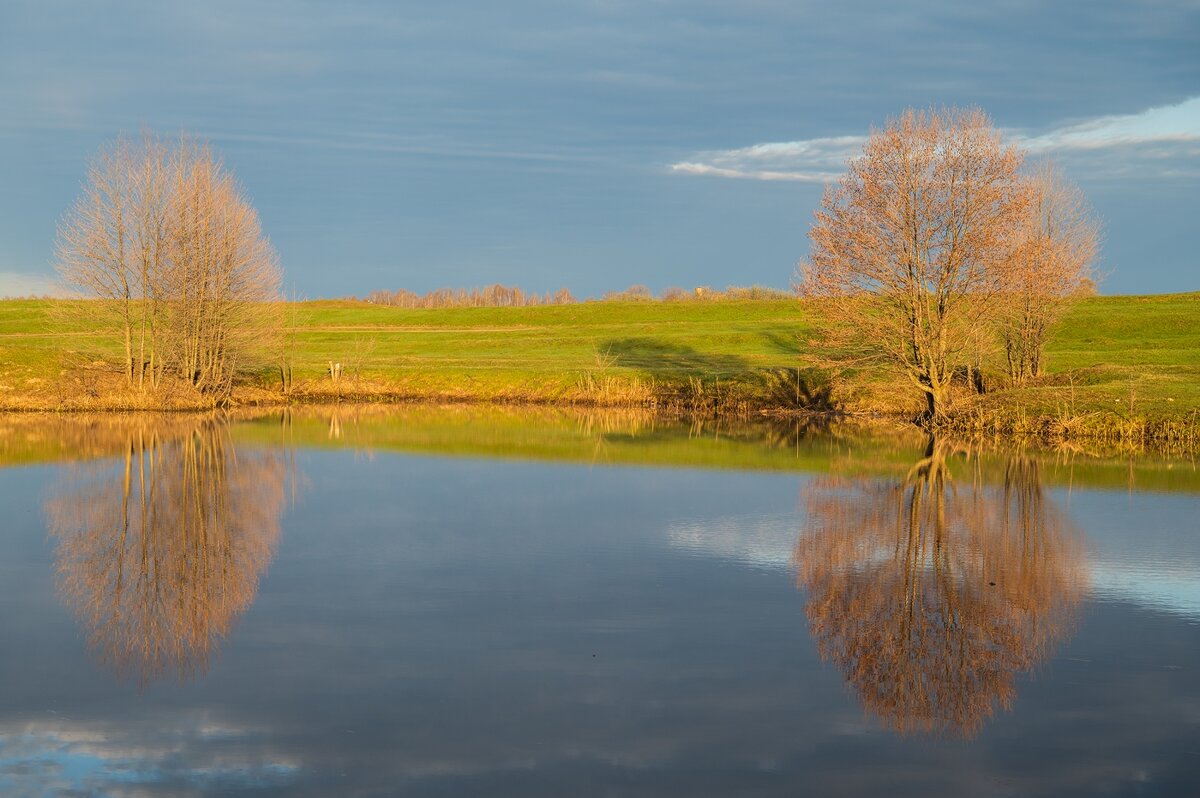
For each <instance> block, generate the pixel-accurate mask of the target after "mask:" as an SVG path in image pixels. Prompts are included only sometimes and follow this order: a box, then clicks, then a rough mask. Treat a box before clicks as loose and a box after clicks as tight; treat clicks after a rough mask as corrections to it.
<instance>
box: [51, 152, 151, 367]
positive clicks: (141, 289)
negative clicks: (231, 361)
mask: <svg viewBox="0 0 1200 798" xmlns="http://www.w3.org/2000/svg"><path fill="white" fill-rule="evenodd" d="M168 158H169V153H168V149H167V148H166V147H165V146H164V145H163V143H162V142H161V141H159V140H158V139H157V138H155V137H154V136H152V135H150V134H144V135H143V136H142V138H141V139H140V141H133V140H131V139H129V138H126V137H124V136H122V137H120V138H118V139H117V140H116V141H115V142H113V143H112V144H111V145H109V146H107V147H105V148H103V149H102V150H101V151H100V152H99V153H98V154H97V155H96V156H95V157H94V158H93V159H92V160H91V162H90V163H89V164H88V170H87V180H86V182H85V185H84V190H83V194H82V195H81V196H80V197H79V199H78V200H76V201H75V203H74V205H72V206H71V208H70V210H68V212H67V214H66V216H65V217H64V218H63V220H62V222H61V223H60V224H59V229H58V242H57V246H56V261H57V268H58V273H59V276H60V278H61V279H62V281H63V282H64V283H65V284H66V286H67V287H68V288H70V289H72V290H73V291H74V292H75V293H79V294H81V295H83V296H88V297H94V298H96V299H99V300H100V302H99V303H97V307H93V308H89V311H90V312H92V313H94V314H96V313H97V311H98V314H97V315H99V317H100V319H101V321H102V323H103V322H106V321H107V322H108V323H109V325H110V326H111V327H113V328H115V330H116V331H117V334H118V335H119V337H120V339H121V344H122V354H123V359H122V371H123V373H124V374H125V378H126V381H127V382H128V384H129V385H131V386H133V385H136V386H137V387H138V388H142V387H144V386H145V383H146V379H147V376H148V375H149V376H150V378H151V380H153V375H154V371H155V369H154V364H155V362H156V351H155V314H156V311H157V302H156V300H157V295H158V292H157V285H158V283H159V281H160V280H161V277H162V274H163V270H164V268H165V261H166V254H167V253H166V228H167V224H168V221H167V220H168V216H169V213H170V186H169V174H168V167H167V160H168Z"/></svg>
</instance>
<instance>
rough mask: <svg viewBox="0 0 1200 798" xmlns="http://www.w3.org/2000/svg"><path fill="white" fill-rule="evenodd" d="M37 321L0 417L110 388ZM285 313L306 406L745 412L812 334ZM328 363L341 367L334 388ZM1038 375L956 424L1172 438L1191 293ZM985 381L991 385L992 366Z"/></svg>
mask: <svg viewBox="0 0 1200 798" xmlns="http://www.w3.org/2000/svg"><path fill="white" fill-rule="evenodd" d="M51 306H52V303H48V302H44V301H34V300H14V301H3V302H0V407H9V408H21V407H49V408H53V407H62V406H80V405H81V402H80V399H79V397H80V396H83V395H85V394H87V393H88V390H87V389H88V388H89V386H87V385H82V384H80V379H81V378H80V377H78V376H77V374H78V372H79V371H80V365H81V364H83V365H84V371H87V370H88V368H89V366H88V364H90V368H91V370H92V371H93V372H98V373H101V375H103V373H105V372H107V373H109V374H110V375H111V374H112V373H113V371H114V370H113V369H112V368H111V367H108V368H107V369H105V368H102V367H101V366H99V365H98V364H102V363H103V362H105V361H109V362H113V361H115V355H116V352H117V344H118V342H117V341H116V340H115V339H114V338H112V337H111V336H105V335H104V334H103V332H102V331H101V330H100V329H98V327H97V323H96V322H94V321H91V320H90V319H89V318H88V317H86V316H83V317H81V316H80V315H79V314H76V316H75V317H74V318H73V319H71V320H68V321H61V320H56V319H59V317H60V316H61V314H55V313H52V307H51ZM289 315H292V316H293V317H294V320H295V327H296V329H297V333H296V347H295V349H296V354H295V362H296V379H297V393H298V395H299V397H300V398H301V399H305V400H320V399H337V398H355V399H371V398H378V399H386V400H396V399H424V400H442V401H445V400H471V401H479V400H482V401H511V402H519V401H525V402H545V403H554V402H568V403H569V402H577V403H593V404H613V405H630V404H638V403H641V402H645V401H647V400H649V399H652V398H654V397H656V396H658V397H661V396H663V395H664V392H665V394H666V395H674V396H681V395H686V396H688V397H690V398H692V399H695V398H696V397H697V396H700V395H701V394H702V395H703V396H700V398H702V399H707V398H711V397H716V398H717V399H718V400H719V399H720V398H722V397H726V398H727V397H729V396H733V397H734V398H738V399H741V398H746V397H750V398H753V397H754V395H755V392H758V395H760V396H761V394H762V390H763V387H762V384H761V382H759V381H756V380H759V379H761V378H760V377H756V375H761V374H762V373H763V371H764V370H765V369H773V368H785V367H794V366H796V365H798V364H799V353H800V351H801V350H802V348H803V346H804V344H803V341H804V340H806V338H807V335H808V334H809V332H810V329H811V328H810V324H809V321H810V320H809V318H808V317H807V315H806V312H805V310H804V308H803V306H802V305H801V304H800V303H799V302H796V301H749V302H746V301H743V302H736V301H730V302H701V303H693V302H684V303H661V302H623V303H618V302H603V303H583V304H577V305H559V306H545V307H530V308H458V309H440V310H405V309H397V308H388V307H381V306H374V305H368V304H364V303H358V302H344V301H320V302H307V303H301V304H299V305H297V306H295V307H294V311H293V312H292V313H291V314H289ZM330 361H334V362H340V363H342V364H343V369H344V375H345V376H343V378H342V380H341V381H340V382H339V383H338V384H336V385H335V384H334V383H333V382H332V381H331V380H330V379H329V376H328V373H327V367H328V363H329V362H330ZM1046 361H1047V370H1048V374H1047V376H1046V377H1044V378H1042V379H1041V380H1039V381H1037V382H1036V384H1033V385H1029V386H1026V387H1023V388H1021V389H1017V390H1011V389H1010V390H997V391H994V392H992V393H990V394H988V395H987V396H984V397H979V398H977V399H976V398H970V397H964V398H963V400H962V402H961V403H960V404H959V406H958V407H957V408H956V409H957V411H958V413H959V415H960V416H961V418H963V419H965V421H964V424H965V425H966V426H970V424H969V423H968V422H969V421H970V420H971V419H974V420H975V422H976V426H978V427H980V428H981V429H991V430H997V429H1003V430H1005V431H1014V432H1021V431H1035V432H1036V431H1038V430H1039V429H1042V430H1044V429H1045V428H1046V427H1047V425H1050V426H1054V425H1057V427H1072V425H1073V427H1072V428H1074V429H1076V430H1077V431H1078V432H1080V433H1086V432H1087V431H1088V429H1090V428H1092V427H1095V428H1096V429H1103V428H1106V427H1111V426H1112V425H1114V424H1120V423H1124V422H1123V419H1124V420H1129V421H1131V422H1132V421H1134V420H1136V421H1137V422H1138V423H1143V424H1148V423H1158V422H1162V421H1170V422H1172V423H1179V424H1184V423H1186V422H1187V421H1188V419H1189V418H1193V416H1191V415H1190V414H1193V413H1195V412H1196V411H1197V410H1198V409H1200V294H1198V293H1192V294H1176V295H1168V296H1153V297H1095V298H1090V299H1086V300H1083V301H1081V302H1080V303H1078V304H1077V305H1076V306H1075V307H1074V308H1073V309H1072V311H1071V312H1070V313H1069V315H1068V316H1067V317H1066V319H1064V321H1063V322H1062V323H1061V324H1060V325H1058V327H1057V328H1056V330H1055V331H1054V334H1053V337H1052V340H1051V342H1050V344H1049V347H1048V351H1047V357H1046ZM991 368H992V369H993V371H995V372H999V371H1000V364H999V363H998V362H996V363H993V364H992V366H991ZM89 379H93V380H95V379H97V377H95V375H94V374H93V376H92V377H89ZM238 391H239V393H238V398H240V399H241V400H242V401H249V402H266V401H272V400H274V399H278V393H277V391H278V388H277V384H276V381H275V378H274V377H273V376H272V374H271V373H270V370H269V369H263V371H262V372H261V373H260V374H259V375H258V376H257V377H256V378H255V379H254V380H251V381H250V382H248V383H246V384H243V385H241V386H239V389H238ZM857 396H858V399H857V402H856V403H855V404H854V405H853V406H854V407H855V408H857V409H863V410H885V409H886V410H894V411H905V412H906V411H907V410H908V409H914V410H915V408H917V407H918V406H919V401H918V400H919V397H917V396H915V395H914V394H913V392H912V390H911V388H909V387H907V386H904V385H899V384H897V385H892V384H889V383H888V382H887V381H885V380H881V379H879V378H874V379H873V380H870V381H868V380H861V382H860V385H859V386H858V391H857ZM103 401H104V400H103V397H101V398H99V399H97V400H96V401H94V402H92V403H91V406H93V407H102V406H103ZM82 404H84V405H86V404H87V403H86V402H83V403H82ZM1031 419H1035V420H1039V421H1038V423H1034V422H1033V421H1031ZM1039 424H1040V426H1039ZM1006 425H1007V426H1006ZM1194 426H1195V425H1194V424H1193V428H1194Z"/></svg>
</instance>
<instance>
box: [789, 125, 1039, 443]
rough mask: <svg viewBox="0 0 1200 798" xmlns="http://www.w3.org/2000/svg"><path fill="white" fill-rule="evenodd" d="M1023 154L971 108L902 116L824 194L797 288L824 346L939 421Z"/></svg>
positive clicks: (1007, 233) (1015, 194) (1003, 243)
mask: <svg viewBox="0 0 1200 798" xmlns="http://www.w3.org/2000/svg"><path fill="white" fill-rule="evenodd" d="M1021 163H1022V155H1021V153H1020V152H1019V151H1018V150H1017V149H1016V148H1015V147H1013V146H1011V145H1005V144H1004V143H1003V142H1002V141H1001V137H1000V134H999V133H998V132H997V131H996V130H995V129H994V128H993V127H992V124H991V122H990V120H989V119H988V117H987V116H986V115H985V114H984V113H983V112H982V111H979V110H957V109H951V110H940V111H914V110H908V111H906V112H905V113H904V114H902V115H901V116H900V117H899V118H898V119H893V120H891V121H890V122H888V124H887V125H886V126H885V127H884V128H883V129H882V130H875V131H872V133H871V136H870V137H869V138H868V140H867V143H866V144H865V145H864V147H863V153H862V155H861V156H860V157H858V158H856V159H854V160H853V161H851V162H850V164H849V168H848V171H847V174H846V176H845V177H843V178H842V179H841V181H840V182H839V183H838V184H837V185H836V186H831V187H829V188H827V189H826V191H825V196H824V198H823V200H822V203H821V208H820V210H818V211H817V214H816V220H815V222H814V224H813V227H812V229H811V230H810V232H809V237H810V238H811V240H812V249H811V254H810V257H809V260H808V261H807V262H803V263H801V264H800V267H799V272H800V284H799V289H800V291H801V293H802V294H804V295H807V296H811V297H815V298H819V299H820V300H821V309H822V311H823V317H824V319H825V320H826V333H827V334H828V336H829V338H828V342H827V343H828V344H829V345H830V346H831V347H834V348H836V349H839V350H840V351H841V352H842V353H844V354H850V353H854V354H856V355H857V356H858V359H859V362H860V363H870V364H875V365H877V366H881V367H885V368H889V369H892V370H895V371H897V372H899V373H900V374H903V375H904V376H905V377H906V378H907V379H908V380H910V381H911V382H912V383H913V384H914V385H915V386H916V387H917V388H918V389H919V390H920V391H921V392H922V394H924V396H925V400H926V413H927V416H928V418H930V419H931V420H932V419H936V418H937V417H939V416H941V415H943V414H944V413H945V407H946V403H947V400H948V398H949V390H950V385H951V379H952V377H953V375H954V372H955V369H956V368H958V367H961V366H963V365H965V361H966V359H967V358H968V357H969V356H970V352H971V348H972V344H973V343H974V340H975V338H976V336H974V335H973V331H974V330H975V328H976V327H977V326H978V325H979V324H980V323H981V322H983V321H985V320H986V319H988V318H990V317H991V316H994V314H995V311H994V309H993V308H994V300H995V298H996V296H997V295H998V294H999V292H1000V291H1001V288H1002V287H1003V286H1004V285H1005V281H1004V279H1003V272H1004V270H1005V269H1006V268H1007V267H1008V265H1009V264H1010V257H1009V251H1010V249H1011V246H1012V242H1013V240H1014V237H1015V233H1016V231H1017V229H1018V227H1019V225H1020V224H1021V221H1022V219H1023V218H1024V208H1025V205H1026V194H1027V191H1026V190H1025V187H1024V186H1023V183H1022V181H1021V178H1020V174H1019V169H1020V167H1021Z"/></svg>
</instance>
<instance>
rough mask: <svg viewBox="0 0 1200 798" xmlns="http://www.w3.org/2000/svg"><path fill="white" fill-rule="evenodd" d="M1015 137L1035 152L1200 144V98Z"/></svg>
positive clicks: (1019, 134)
mask: <svg viewBox="0 0 1200 798" xmlns="http://www.w3.org/2000/svg"><path fill="white" fill-rule="evenodd" d="M1015 138H1016V140H1017V141H1018V143H1020V144H1021V145H1022V146H1024V147H1026V148H1027V149H1029V150H1031V151H1032V152H1056V151H1062V150H1094V149H1101V148H1107V147H1121V146H1138V145H1145V144H1179V143H1185V144H1186V143H1200V97H1192V98H1191V99H1188V100H1184V101H1183V102H1181V103H1178V104H1176V105H1163V106H1159V107H1157V108H1149V109H1147V110H1145V111H1142V112H1141V113H1137V114H1124V115H1121V116H1102V117H1099V118H1098V119H1093V120H1090V121H1087V122H1081V123H1079V124H1075V125H1067V126H1065V127H1060V128H1056V129H1054V130H1051V131H1049V132H1047V133H1043V134H1041V135H1038V136H1029V135H1027V134H1021V133H1018V134H1017V135H1016V136H1015Z"/></svg>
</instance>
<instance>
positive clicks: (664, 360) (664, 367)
mask: <svg viewBox="0 0 1200 798" xmlns="http://www.w3.org/2000/svg"><path fill="white" fill-rule="evenodd" d="M603 350H604V351H605V352H606V353H607V354H608V355H609V356H611V357H612V358H613V359H614V362H615V363H616V365H618V366H623V367H625V368H631V369H637V370H639V371H643V372H645V373H646V374H647V375H648V376H652V377H654V378H655V379H658V380H664V381H668V382H686V381H688V380H689V379H698V380H702V381H706V382H707V381H709V380H712V379H719V378H726V377H735V376H739V375H744V374H746V373H747V372H748V371H749V369H750V363H749V361H747V360H746V359H745V358H743V357H739V356H737V355H720V354H705V353H703V352H699V351H697V350H695V349H693V348H692V347H690V346H687V345H684V344H672V343H667V342H666V341H659V340H655V339H653V338H620V339H616V340H612V341H609V342H608V343H606V344H605V345H604V347H603Z"/></svg>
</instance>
